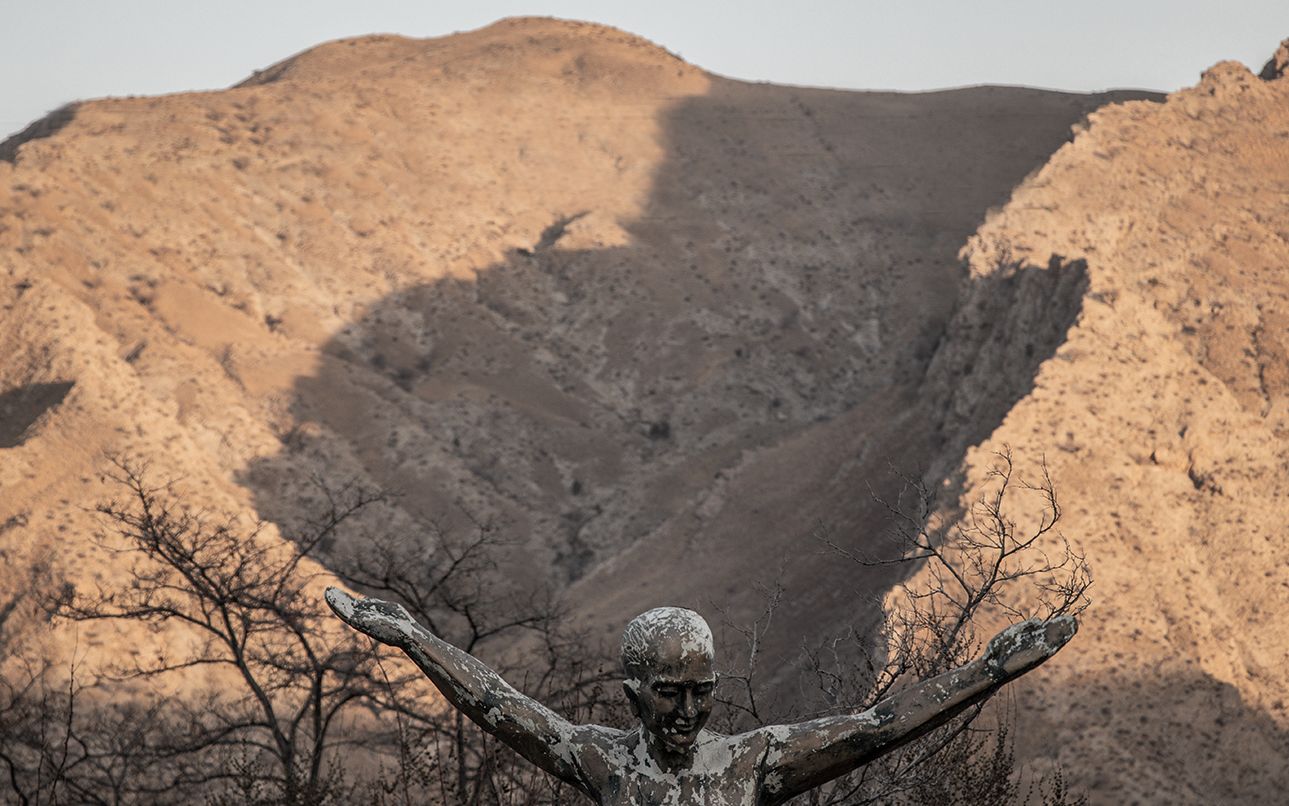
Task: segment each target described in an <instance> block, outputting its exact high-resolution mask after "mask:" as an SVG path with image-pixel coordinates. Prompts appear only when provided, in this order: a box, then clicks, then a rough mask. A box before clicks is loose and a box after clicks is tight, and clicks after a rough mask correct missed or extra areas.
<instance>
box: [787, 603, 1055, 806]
mask: <svg viewBox="0 0 1289 806" xmlns="http://www.w3.org/2000/svg"><path fill="white" fill-rule="evenodd" d="M1077 629H1078V624H1077V623H1076V622H1075V620H1074V619H1073V618H1072V617H1070V616H1058V617H1056V618H1053V619H1050V620H1048V621H1039V620H1037V619H1030V620H1029V621H1023V622H1021V623H1020V624H1015V625H1012V626H1011V627H1008V628H1007V629H1006V630H1003V631H1002V632H1001V633H999V634H998V635H997V636H995V637H994V639H993V640H991V641H990V642H989V647H988V649H986V650H985V654H984V655H983V656H982V657H980V658H979V659H977V660H974V661H972V662H971V663H968V664H967V665H966V666H961V667H959V668H957V669H954V670H952V671H949V672H946V673H944V674H942V675H939V676H938V677H933V678H931V679H930V680H924V681H922V682H920V683H917V684H916V685H912V686H909V687H907V688H905V689H902V690H901V691H899V692H897V693H895V694H893V695H891V696H890V697H887V698H886V699H884V700H882V701H881V702H879V703H877V704H876V705H874V706H873V707H872V708H870V709H868V710H867V711H864V712H863V713H859V714H852V715H844V716H832V717H823V718H821V719H815V720H811V721H809V722H802V723H799V724H796V725H783V726H778V727H772V728H765V729H764V730H765V731H766V732H767V733H768V735H769V750H768V751H767V753H766V756H765V763H764V775H765V779H764V780H765V787H766V790H767V792H766V794H767V795H769V796H770V798H769V799H768V800H767V801H766V802H768V803H782V802H784V801H786V800H788V799H790V798H792V797H794V796H796V795H799V794H801V793H802V792H805V791H807V790H809V789H812V788H814V787H816V786H819V785H820V784H823V783H825V782H827V781H830V780H832V779H833V778H836V777H838V776H841V775H845V774H846V773H848V772H850V771H851V770H853V769H855V768H857V767H859V766H861V765H863V764H867V763H868V762H870V761H872V760H874V759H876V758H877V757H879V756H881V755H884V754H885V753H888V752H890V751H892V750H894V749H896V748H897V747H899V746H900V745H903V744H905V743H907V742H910V741H913V740H914V739H916V738H918V737H919V736H923V735H925V734H926V733H928V732H929V731H931V730H934V729H935V728H938V727H939V726H941V725H943V724H944V723H945V722H948V721H949V720H950V719H952V718H953V717H954V716H957V715H958V714H959V713H961V712H962V711H964V710H965V709H967V708H969V707H970V706H972V705H975V704H976V703H978V702H981V701H983V700H984V699H986V698H987V697H989V696H990V695H991V694H993V693H994V692H995V691H997V690H998V689H999V688H1000V687H1002V686H1003V685H1004V684H1005V683H1007V682H1009V681H1011V680H1015V679H1016V678H1017V677H1020V676H1021V675H1022V674H1024V673H1025V672H1028V671H1029V670H1030V669H1033V668H1035V667H1036V666H1038V665H1039V664H1041V663H1042V662H1043V661H1045V660H1047V659H1048V658H1050V657H1052V656H1053V655H1055V654H1056V652H1057V650H1059V649H1060V648H1061V647H1062V646H1064V645H1065V643H1066V642H1067V641H1069V640H1070V638H1071V637H1073V636H1074V633H1075V631H1076V630H1077Z"/></svg>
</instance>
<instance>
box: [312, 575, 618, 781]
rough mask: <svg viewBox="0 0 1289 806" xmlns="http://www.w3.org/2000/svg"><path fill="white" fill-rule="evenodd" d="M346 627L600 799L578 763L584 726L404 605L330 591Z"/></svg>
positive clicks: (520, 750) (552, 771)
mask: <svg viewBox="0 0 1289 806" xmlns="http://www.w3.org/2000/svg"><path fill="white" fill-rule="evenodd" d="M326 599H327V604H328V605H330V606H331V609H332V610H333V611H335V613H336V615H337V616H339V617H340V618H341V619H343V620H344V622H345V623H346V624H348V625H349V626H351V627H353V628H354V629H356V630H359V631H361V632H363V633H366V634H367V635H369V636H371V637H372V638H375V639H376V640H377V641H380V642H381V643H384V644H389V645H390V646H393V647H398V648H399V649H401V650H403V651H404V652H405V653H407V656H408V657H410V658H411V659H412V660H413V661H415V662H416V665H417V666H419V667H420V668H421V671H423V672H424V673H425V676H426V677H428V678H430V680H431V681H433V682H434V685H435V686H437V687H438V689H439V691H441V692H442V693H443V696H444V697H446V698H447V700H448V702H450V703H452V704H453V705H455V706H456V707H457V708H459V709H460V710H461V712H462V713H463V714H465V715H466V716H467V717H469V718H470V719H471V720H472V721H473V722H474V723H475V724H477V725H479V727H481V728H483V729H484V730H486V731H488V732H489V733H491V734H493V735H494V736H496V737H497V738H498V739H500V740H501V741H503V742H505V743H506V744H507V745H509V746H510V747H511V748H513V749H514V750H515V751H517V752H518V753H519V754H520V755H522V756H523V757H524V758H526V759H528V760H529V761H531V762H532V763H534V764H536V765H537V766H539V767H541V768H542V769H543V770H546V772H549V773H550V774H552V775H554V776H556V777H557V778H560V779H561V780H563V781H566V782H567V783H570V784H572V785H573V786H576V787H577V788H579V789H581V790H583V791H584V792H587V794H590V795H592V796H594V793H593V792H591V791H590V790H591V787H592V784H591V783H590V782H589V781H588V780H586V777H585V775H584V773H583V772H582V768H581V765H580V764H579V763H578V757H577V753H576V750H577V747H578V745H579V736H578V734H579V732H581V731H582V728H580V727H578V726H575V725H573V724H572V723H571V722H569V721H568V720H566V719H564V718H563V717H561V716H560V715H559V714H556V713H555V712H554V711H552V710H550V709H549V708H547V707H546V706H544V705H542V704H541V703H539V702H537V701H536V700H533V699H531V698H529V697H526V696H524V695H523V694H521V693H519V692H518V691H516V690H515V689H514V688H513V687H512V686H511V685H510V684H509V683H507V682H506V681H505V680H503V679H502V678H501V675H499V674H497V673H496V672H494V671H493V670H492V669H490V668H488V667H487V666H486V665H484V664H483V663H482V662H481V661H479V660H478V659H477V658H475V657H473V656H472V655H470V654H468V653H466V652H463V651H461V650H460V649H457V648H456V647H454V646H452V645H451V644H449V643H448V642H446V641H444V640H443V639H441V638H439V637H438V636H436V635H434V634H433V633H431V632H430V631H429V630H427V629H425V627H423V626H421V625H420V624H418V623H417V622H416V621H415V620H414V619H413V618H412V617H411V615H409V614H408V612H407V610H406V609H404V608H403V606H402V605H397V604H392V603H390V602H384V601H381V600H379V599H357V598H354V597H353V596H350V595H349V594H347V593H345V592H344V591H342V590H340V589H338V588H328V589H327V593H326Z"/></svg>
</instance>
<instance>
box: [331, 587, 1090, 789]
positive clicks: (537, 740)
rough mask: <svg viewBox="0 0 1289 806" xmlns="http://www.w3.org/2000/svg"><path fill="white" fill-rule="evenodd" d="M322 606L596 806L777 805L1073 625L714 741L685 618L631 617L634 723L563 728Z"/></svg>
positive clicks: (890, 745) (467, 668)
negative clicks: (888, 690) (815, 714)
mask: <svg viewBox="0 0 1289 806" xmlns="http://www.w3.org/2000/svg"><path fill="white" fill-rule="evenodd" d="M326 598H327V603H328V604H329V605H330V606H331V609H332V610H334V611H335V613H336V615H338V616H340V618H342V619H343V620H344V621H345V622H346V623H347V624H349V625H350V626H352V627H354V628H355V629H358V630H360V631H362V632H364V633H366V634H367V635H369V636H371V637H372V638H374V639H376V640H377V641H381V642H382V643H385V644H389V645H390V646H394V647H398V648H399V649H402V650H403V651H404V652H405V653H407V655H408V657H410V658H411V659H412V660H413V661H415V663H416V665H417V666H419V667H420V668H421V670H422V671H423V672H424V673H425V674H426V676H427V677H429V678H430V680H432V681H433V682H434V684H435V685H436V686H437V687H438V688H439V691H441V692H442V693H443V696H444V697H446V698H447V700H448V702H450V703H452V705H454V706H456V707H457V708H459V709H460V710H461V711H462V712H463V713H464V714H465V715H466V716H468V717H469V718H470V719H471V720H473V721H474V722H475V723H477V724H478V725H479V726H480V727H482V728H483V729H484V730H486V731H488V732H489V733H491V734H493V735H494V736H496V737H497V738H498V739H500V740H501V741H502V742H504V743H506V744H507V745H509V746H510V747H511V748H513V749H514V750H515V751H517V752H518V753H519V754H520V755H522V756H523V757H524V758H526V759H528V760H529V761H531V762H532V763H533V764H536V765H537V766H538V767H541V768H542V769H543V770H545V771H546V772H548V773H550V774H551V775H554V776H555V777H557V778H559V779H561V780H563V781H565V782H567V783H569V784H571V785H572V786H574V787H576V788H577V789H579V790H581V791H582V792H584V793H586V794H587V795H588V796H590V798H591V799H592V800H593V801H594V802H596V803H599V804H624V805H625V804H633V805H639V806H645V805H648V806H686V805H687V804H705V805H706V806H743V804H747V806H752V804H775V803H783V802H785V801H787V800H789V799H791V798H793V797H795V796H797V795H800V794H802V793H803V792H806V791H808V790H810V789H812V788H814V787H816V786H819V785H821V784H823V783H826V782H827V781H830V780H832V779H833V778H836V777H838V776H841V775H844V774H846V773H847V772H850V771H851V770H853V769H856V768H857V767H859V766H861V765H863V764H866V763H868V762H869V761H872V760H873V759H875V758H877V757H878V756H881V755H883V754H884V753H887V752H889V751H891V750H894V749H895V748H897V747H899V746H900V745H902V744H904V743H906V742H909V741H912V740H913V739H916V738H917V737H919V736H921V735H923V734H925V733H927V732H928V731H930V730H933V729H934V728H936V727H938V726H940V725H943V724H944V723H945V722H947V721H948V720H949V719H951V718H952V717H953V716H954V715H956V714H958V713H960V712H961V711H963V710H964V709H966V708H968V707H970V706H971V705H973V704H975V703H977V702H980V701H982V700H984V699H985V698H987V697H988V696H989V695H990V694H992V693H993V692H994V691H996V690H997V689H998V688H999V687H1001V686H1002V685H1003V684H1005V683H1007V682H1008V681H1010V680H1013V679H1015V678H1017V677H1019V676H1020V675H1022V674H1024V673H1025V672H1027V671H1029V670H1030V669H1033V668H1035V667H1036V666H1038V665H1039V664H1041V663H1042V662H1043V661H1045V660H1047V659H1048V658H1050V657H1052V655H1054V654H1056V652H1057V650H1059V649H1060V648H1061V647H1062V646H1064V645H1065V643H1066V642H1067V641H1069V640H1070V638H1071V637H1072V636H1073V635H1074V633H1075V631H1076V630H1077V628H1078V625H1077V624H1076V622H1075V620H1074V619H1073V618H1072V617H1070V616H1060V617H1056V618H1053V619H1050V620H1048V621H1039V620H1037V619H1031V620H1029V621H1024V622H1021V623H1019V624H1016V625H1013V626H1011V627H1009V628H1007V629H1006V630H1004V631H1002V632H1001V633H999V634H998V635H997V636H996V637H995V638H994V639H993V640H991V641H990V642H989V646H988V648H987V649H986V651H985V653H984V655H983V656H981V657H980V658H979V659H977V660H975V661H973V662H971V663H968V664H967V665H965V666H962V667H959V668H957V669H954V670H953V671H950V672H947V673H945V674H942V675H939V676H938V677H934V678H932V679H930V680H925V681H923V682H921V683H918V684H915V685H912V686H909V687H907V688H905V689H903V690H901V691H899V692H897V693H895V694H893V695H891V696H889V697H887V698H886V699H884V700H882V701H881V702H879V703H877V704H876V705H875V706H873V707H872V708H870V709H868V710H867V711H863V712H862V713H858V714H849V715H841V716H827V717H822V718H819V719H813V720H810V721H807V722H801V723H798V724H794V725H776V726H771V727H764V728H759V729H757V730H753V731H749V732H747V733H743V734H740V735H737V736H724V735H721V734H719V733H715V732H712V731H708V730H706V729H705V728H704V724H705V723H706V722H707V718H708V716H709V715H710V714H711V710H712V705H713V700H712V693H713V690H714V688H715V686H716V673H715V671H714V669H713V660H714V654H715V653H714V648H713V643H712V633H711V630H710V629H709V628H708V626H707V622H705V621H704V620H703V618H702V617H701V616H699V615H698V614H697V613H695V612H693V611H692V610H685V609H682V608H678V607H660V608H656V609H654V610H650V611H648V612H646V613H642V614H641V615H639V616H637V617H636V618H635V619H634V620H632V621H631V623H630V624H628V625H627V628H626V631H625V632H624V633H623V636H622V664H623V668H624V671H625V673H626V680H625V681H624V683H623V687H624V689H625V690H626V695H627V697H628V698H629V699H630V701H631V705H632V707H633V708H634V709H635V712H636V714H637V715H638V716H639V717H640V726H639V727H638V728H635V729H633V730H618V729H613V728H607V727H601V726H599V725H574V724H572V723H570V722H569V721H567V720H565V719H564V718H562V717H560V716H559V715H558V714H556V713H555V712H553V711H551V710H550V709H549V708H546V707H545V706H543V705H542V704H541V703H538V702H536V701H534V700H532V699H530V698H528V697H526V696H524V695H523V694H521V693H519V692H518V691H516V690H515V689H514V688H512V687H511V686H510V685H509V684H508V683H506V681H505V680H503V679H502V678H501V676H500V675H498V674H497V673H496V672H494V671H493V670H492V669H490V668H488V667H487V666H485V665H484V664H483V663H482V662H480V661H479V660H476V659H475V658H474V657H472V656H471V655H468V654H467V653H465V652H463V651H461V650H460V649H457V648H456V647H454V646H452V645H451V644H449V643H447V642H446V641H443V640H442V639H440V638H438V637H437V636H435V635H434V634H433V633H431V632H430V631H429V630H427V629H425V628H424V627H422V626H421V625H420V624H418V623H417V622H416V621H414V620H413V619H412V618H411V616H410V615H408V613H407V611H406V610H405V609H404V608H403V607H402V606H400V605H395V604H391V603H389V602H383V601H380V600H378V599H355V598H354V597H352V596H350V595H349V594H347V593H344V592H343V591H340V590H338V589H336V588H329V589H328V590H327V593H326Z"/></svg>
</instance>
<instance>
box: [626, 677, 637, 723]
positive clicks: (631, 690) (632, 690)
mask: <svg viewBox="0 0 1289 806" xmlns="http://www.w3.org/2000/svg"><path fill="white" fill-rule="evenodd" d="M639 686H640V683H639V682H637V681H635V680H623V681H622V691H623V693H624V694H626V695H627V701H628V702H630V703H631V710H632V712H633V713H635V715H636V716H640V695H639V694H638V693H637V692H636V689H637V688H639Z"/></svg>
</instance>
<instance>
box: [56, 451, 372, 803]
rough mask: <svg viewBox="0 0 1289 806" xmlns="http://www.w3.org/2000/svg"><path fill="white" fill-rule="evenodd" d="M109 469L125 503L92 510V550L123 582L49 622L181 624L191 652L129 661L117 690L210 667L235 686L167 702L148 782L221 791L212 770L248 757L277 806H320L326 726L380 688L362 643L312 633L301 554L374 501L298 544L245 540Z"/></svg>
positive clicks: (138, 479) (142, 471)
mask: <svg viewBox="0 0 1289 806" xmlns="http://www.w3.org/2000/svg"><path fill="white" fill-rule="evenodd" d="M112 465H113V471H112V473H111V477H112V478H113V479H114V480H115V481H117V482H118V483H119V484H121V485H122V486H123V488H124V490H125V493H126V499H125V500H124V501H117V500H113V501H110V502H107V503H104V504H101V505H100V506H99V507H98V512H99V513H100V514H101V515H102V516H103V517H104V518H105V519H106V522H107V524H108V526H109V529H108V532H107V533H106V534H104V535H101V536H100V542H101V543H102V545H103V547H104V548H105V549H107V550H109V551H114V552H118V553H125V554H129V555H132V556H133V564H132V565H131V566H130V572H129V584H128V585H124V586H121V587H117V588H106V587H103V586H100V587H99V588H98V589H97V590H96V591H95V592H93V593H90V594H81V593H78V594H76V595H74V596H72V597H70V598H68V599H67V600H65V601H62V602H59V603H57V606H56V609H55V612H56V614H57V615H58V616H61V617H63V618H67V619H71V620H74V621H90V620H113V621H127V622H135V623H143V624H149V625H174V626H181V627H184V628H187V629H190V630H192V631H194V632H195V633H196V635H197V636H198V638H199V640H200V646H199V647H198V648H197V649H196V650H195V651H193V652H192V653H191V654H185V655H183V656H181V657H174V658H167V657H160V658H158V659H156V660H155V661H153V662H150V663H136V664H135V665H133V666H131V667H128V668H124V669H120V670H117V671H116V677H117V679H120V680H140V679H150V678H158V677H163V676H170V675H174V674H176V673H180V672H192V671H200V670H207V669H213V670H218V671H224V672H229V673H231V676H230V678H229V679H230V680H231V681H236V682H235V683H233V685H230V686H227V687H223V688H221V689H220V690H217V691H211V692H209V693H207V694H206V695H205V696H204V697H196V696H186V697H176V698H172V700H171V702H172V708H171V709H170V711H171V713H170V718H171V721H172V727H175V728H176V729H177V732H176V734H175V735H173V736H172V737H171V741H170V743H169V744H168V746H167V747H165V748H159V749H158V751H157V752H158V753H160V754H163V755H164V756H165V757H166V758H167V759H168V760H169V762H170V763H169V770H168V776H167V780H163V781H160V782H158V783H159V784H160V785H163V786H166V787H179V788H183V789H193V788H198V787H202V786H208V785H210V784H211V783H212V782H218V781H229V780H233V779H235V778H236V777H237V775H236V772H235V771H234V770H230V769H228V768H226V766H225V765H222V764H220V763H219V759H220V758H221V757H226V756H228V754H229V752H230V751H232V752H240V753H242V754H244V755H245V754H247V753H250V756H248V758H249V759H250V763H253V764H256V765H264V766H263V768H262V771H261V772H262V774H261V775H260V778H262V783H263V784H264V785H265V786H267V787H268V788H269V789H270V790H271V791H272V793H273V796H272V797H273V799H274V800H275V801H276V802H282V803H286V804H297V803H298V804H304V803H315V802H321V801H322V800H324V799H325V797H326V795H327V791H328V786H329V783H330V782H329V777H328V774H327V773H328V770H327V767H326V766H325V765H324V760H325V759H326V757H327V754H328V751H329V750H330V749H332V748H333V747H335V746H336V745H337V744H339V743H341V742H345V741H350V740H349V739H344V738H340V737H339V732H337V731H334V730H333V728H334V727H335V726H336V724H337V720H338V719H339V718H340V717H341V716H342V714H344V713H345V712H346V710H347V708H348V707H349V706H351V705H354V704H356V703H360V702H362V701H364V700H366V699H367V698H369V697H370V696H371V695H372V692H373V691H374V690H375V688H376V686H377V685H378V682H384V681H378V679H377V677H376V674H375V672H376V665H375V664H376V654H375V651H374V649H373V648H372V647H371V646H370V645H369V644H368V642H366V641H361V640H359V639H357V638H355V637H354V636H352V635H350V634H346V633H345V632H344V631H338V630H334V629H328V628H329V627H330V626H331V625H330V624H329V623H327V624H324V623H323V620H324V619H323V616H322V613H323V608H322V607H321V604H320V599H319V597H317V596H315V595H314V593H313V592H312V589H313V587H315V586H314V585H313V584H312V583H313V582H314V577H315V576H317V575H318V573H319V572H317V571H314V570H307V568H306V566H307V563H306V557H307V556H308V554H309V553H310V552H311V551H312V550H313V549H314V548H315V547H316V546H317V545H318V544H319V543H321V542H322V541H323V540H325V539H327V538H328V537H329V536H330V535H332V534H333V533H334V532H335V531H336V529H337V528H338V527H339V526H340V525H341V524H342V523H344V522H345V521H346V520H348V519H349V518H351V517H353V516H354V515H355V514H357V513H358V512H360V511H362V510H363V509H365V508H366V507H368V506H370V505H371V504H373V503H374V502H376V501H378V500H380V496H379V495H378V494H373V493H371V492H369V491H365V490H362V489H359V488H355V487H349V488H346V489H345V490H343V491H341V494H338V495H332V496H330V497H329V498H328V501H327V506H326V507H325V509H324V511H322V512H321V513H320V514H319V517H318V518H317V520H316V521H314V522H313V523H311V524H310V525H309V528H308V529H307V531H305V532H304V533H303V535H302V536H301V537H300V538H299V539H298V540H297V541H296V542H285V541H280V540H270V539H269V537H268V535H266V534H265V532H264V526H263V524H260V523H257V524H254V525H253V526H252V527H251V528H249V529H243V528H240V527H239V524H238V523H237V521H236V519H235V518H232V517H227V516H212V515H211V514H210V513H207V512H203V511H200V510H196V509H193V508H191V507H187V506H184V505H183V504H182V500H183V499H182V495H181V494H180V493H179V492H178V491H176V490H175V489H174V487H173V485H165V486H162V487H153V486H150V484H149V481H148V480H147V479H146V475H147V467H146V466H144V465H140V464H138V463H134V462H131V461H128V460H121V459H115V460H113V462H112ZM190 693H191V694H195V692H190ZM136 784H139V785H143V784H142V783H141V782H136Z"/></svg>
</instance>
